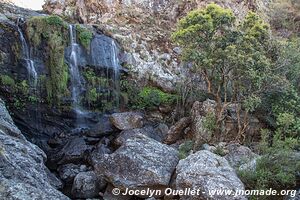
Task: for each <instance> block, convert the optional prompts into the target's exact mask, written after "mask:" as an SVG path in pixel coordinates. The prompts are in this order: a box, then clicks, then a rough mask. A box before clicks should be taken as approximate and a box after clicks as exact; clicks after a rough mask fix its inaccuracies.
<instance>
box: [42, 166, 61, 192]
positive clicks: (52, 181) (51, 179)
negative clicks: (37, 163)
mask: <svg viewBox="0 0 300 200" xmlns="http://www.w3.org/2000/svg"><path fill="white" fill-rule="evenodd" d="M45 171H46V173H47V176H48V179H49V182H50V184H51V185H52V186H53V187H55V188H56V189H58V190H60V189H62V188H63V186H64V184H63V182H62V181H61V180H60V179H58V178H57V176H56V175H55V174H54V173H52V172H50V170H49V169H48V168H46V169H45Z"/></svg>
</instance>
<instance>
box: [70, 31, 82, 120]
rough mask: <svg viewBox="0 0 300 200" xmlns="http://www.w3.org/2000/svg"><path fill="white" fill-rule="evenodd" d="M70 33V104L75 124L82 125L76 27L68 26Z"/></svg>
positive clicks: (80, 82)
mask: <svg viewBox="0 0 300 200" xmlns="http://www.w3.org/2000/svg"><path fill="white" fill-rule="evenodd" d="M69 31H70V45H71V53H70V58H69V59H70V61H69V68H70V76H71V93H72V104H73V108H74V109H75V112H76V115H77V116H76V117H77V120H78V121H77V122H78V123H77V124H81V123H83V122H82V120H81V118H82V116H83V115H84V114H85V113H84V111H82V109H81V107H80V97H81V94H82V91H83V84H82V81H81V76H80V71H79V67H78V61H79V60H78V51H79V45H78V44H77V42H76V40H77V39H76V27H75V26H74V25H69Z"/></svg>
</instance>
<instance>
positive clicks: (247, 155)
mask: <svg viewBox="0 0 300 200" xmlns="http://www.w3.org/2000/svg"><path fill="white" fill-rule="evenodd" d="M226 149H227V150H228V154H227V155H226V156H225V159H226V160H227V161H228V162H229V164H230V165H231V166H232V167H233V168H239V167H240V166H241V165H243V164H246V163H248V162H250V161H251V160H253V159H256V158H257V157H258V155H257V154H255V153H253V152H252V151H251V149H249V148H248V147H245V146H242V145H240V144H229V145H227V146H226Z"/></svg>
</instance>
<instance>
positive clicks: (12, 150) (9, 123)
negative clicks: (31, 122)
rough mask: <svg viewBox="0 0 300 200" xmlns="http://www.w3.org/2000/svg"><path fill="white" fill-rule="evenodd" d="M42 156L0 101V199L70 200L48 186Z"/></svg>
mask: <svg viewBox="0 0 300 200" xmlns="http://www.w3.org/2000/svg"><path fill="white" fill-rule="evenodd" d="M45 160H46V155H45V153H44V152H43V151H42V150H41V149H39V148H38V147H37V146H35V145H33V144H32V143H30V142H28V141H27V140H26V139H25V137H24V136H23V135H22V133H21V132H20V130H19V129H18V128H17V127H16V126H15V125H14V122H13V120H12V118H11V116H10V115H9V113H8V111H7V110H6V108H5V105H4V102H3V101H2V100H0V169H1V170H0V185H1V187H0V199H7V200H23V199H45V200H46V199H47V200H48V199H50V200H58V199H69V198H68V197H66V196H64V195H63V194H62V193H60V192H59V191H58V190H56V189H55V188H54V187H53V186H52V185H51V184H50V180H49V177H48V174H47V170H46V166H45V165H44V161H45Z"/></svg>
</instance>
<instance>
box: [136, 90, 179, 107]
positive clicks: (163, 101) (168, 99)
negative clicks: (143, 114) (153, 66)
mask: <svg viewBox="0 0 300 200" xmlns="http://www.w3.org/2000/svg"><path fill="white" fill-rule="evenodd" d="M176 98H177V97H176V95H173V94H169V93H165V92H163V91H161V90H160V89H158V88H153V87H144V88H142V90H141V91H140V92H139V94H138V105H137V106H138V107H139V108H141V109H154V108H157V107H158V106H160V105H172V104H173V103H175V101H176Z"/></svg>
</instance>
